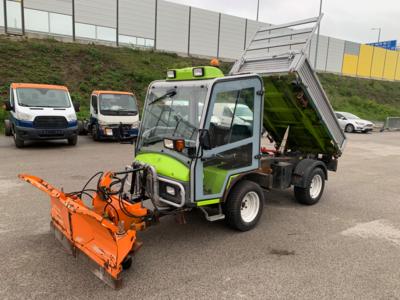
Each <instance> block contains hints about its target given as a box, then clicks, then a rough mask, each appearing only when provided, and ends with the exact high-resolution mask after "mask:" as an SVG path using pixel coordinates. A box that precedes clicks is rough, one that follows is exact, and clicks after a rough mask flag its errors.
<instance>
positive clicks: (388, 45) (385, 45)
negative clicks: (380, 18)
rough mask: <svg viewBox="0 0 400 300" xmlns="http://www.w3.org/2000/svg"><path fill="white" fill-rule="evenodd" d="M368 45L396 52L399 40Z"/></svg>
mask: <svg viewBox="0 0 400 300" xmlns="http://www.w3.org/2000/svg"><path fill="white" fill-rule="evenodd" d="M367 45H370V46H375V47H380V48H384V49H387V50H396V49H397V40H392V41H383V42H378V43H369V44H367Z"/></svg>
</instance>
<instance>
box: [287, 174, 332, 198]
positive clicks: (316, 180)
mask: <svg viewBox="0 0 400 300" xmlns="http://www.w3.org/2000/svg"><path fill="white" fill-rule="evenodd" d="M324 188H325V173H324V171H323V170H322V169H321V168H315V169H314V170H313V171H312V172H311V174H310V175H309V176H308V178H306V187H304V188H303V187H297V186H295V187H294V196H295V197H296V200H297V201H298V202H300V203H301V204H305V205H314V204H316V203H318V201H319V199H321V196H322V194H323V192H324Z"/></svg>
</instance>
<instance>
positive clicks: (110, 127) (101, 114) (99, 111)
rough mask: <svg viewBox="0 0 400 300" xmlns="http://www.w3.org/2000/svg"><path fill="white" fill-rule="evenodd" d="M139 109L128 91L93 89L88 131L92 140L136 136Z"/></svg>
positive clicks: (134, 98)
mask: <svg viewBox="0 0 400 300" xmlns="http://www.w3.org/2000/svg"><path fill="white" fill-rule="evenodd" d="M138 127H139V110H138V105H137V100H136V97H135V95H134V94H133V93H130V92H117V91H93V93H92V95H91V101H90V120H89V123H88V128H87V129H88V131H89V132H90V133H91V134H92V137H93V139H94V140H96V141H97V140H101V139H116V140H128V139H133V138H135V137H137V135H138Z"/></svg>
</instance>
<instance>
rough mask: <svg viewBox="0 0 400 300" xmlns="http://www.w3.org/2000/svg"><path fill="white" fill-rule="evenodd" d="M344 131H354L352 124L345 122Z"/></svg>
mask: <svg viewBox="0 0 400 300" xmlns="http://www.w3.org/2000/svg"><path fill="white" fill-rule="evenodd" d="M344 131H346V132H348V133H353V132H354V126H353V125H351V124H347V125H346V127H345V128H344Z"/></svg>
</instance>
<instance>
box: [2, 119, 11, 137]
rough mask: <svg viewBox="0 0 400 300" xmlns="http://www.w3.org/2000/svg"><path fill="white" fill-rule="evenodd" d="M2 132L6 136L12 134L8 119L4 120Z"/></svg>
mask: <svg viewBox="0 0 400 300" xmlns="http://www.w3.org/2000/svg"><path fill="white" fill-rule="evenodd" d="M4 133H5V135H6V136H12V128H11V122H10V120H8V119H6V120H4Z"/></svg>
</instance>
